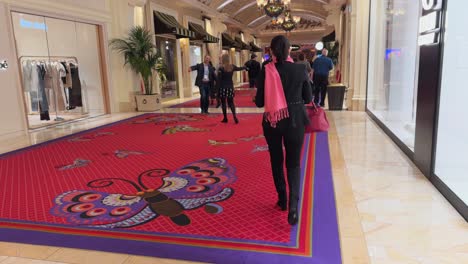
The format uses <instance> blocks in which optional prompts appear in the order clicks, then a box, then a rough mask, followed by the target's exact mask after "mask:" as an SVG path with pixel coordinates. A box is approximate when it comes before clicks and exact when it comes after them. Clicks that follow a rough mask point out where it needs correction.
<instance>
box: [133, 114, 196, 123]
mask: <svg viewBox="0 0 468 264" xmlns="http://www.w3.org/2000/svg"><path fill="white" fill-rule="evenodd" d="M199 120H203V118H202V117H201V116H195V115H158V116H153V117H148V118H145V119H140V120H136V121H134V122H133V124H148V123H155V124H156V125H162V124H174V123H177V122H182V121H199Z"/></svg>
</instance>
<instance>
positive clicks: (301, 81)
mask: <svg viewBox="0 0 468 264" xmlns="http://www.w3.org/2000/svg"><path fill="white" fill-rule="evenodd" d="M290 47H291V45H290V43H289V41H288V39H287V38H286V37H284V36H277V37H275V38H273V39H272V40H271V50H272V54H273V56H274V58H273V61H272V62H270V63H268V64H266V65H265V67H264V68H263V69H262V71H261V72H260V75H259V78H258V82H257V95H256V96H255V104H256V105H257V107H265V113H264V116H263V121H262V126H263V133H264V135H265V138H266V141H267V144H268V149H269V151H270V162H271V169H272V174H273V180H274V183H275V187H276V192H277V193H278V202H277V205H278V206H279V207H280V209H281V210H283V211H285V210H286V205H287V203H288V201H287V200H288V199H287V195H286V182H285V178H284V169H283V160H284V155H283V144H284V147H285V150H286V170H287V178H288V185H289V213H288V223H289V224H290V225H295V224H297V221H298V212H297V205H298V203H299V192H300V189H299V185H300V177H301V167H300V166H301V162H300V160H301V151H302V144H303V142H304V132H305V126H306V125H307V124H308V123H309V119H308V117H307V114H306V109H305V106H304V104H308V103H310V102H311V101H312V89H311V87H310V81H309V77H308V75H307V70H306V66H304V65H303V64H294V63H293V60H292V59H291V57H290V56H289V52H290Z"/></svg>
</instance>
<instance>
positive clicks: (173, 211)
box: [50, 158, 237, 228]
mask: <svg viewBox="0 0 468 264" xmlns="http://www.w3.org/2000/svg"><path fill="white" fill-rule="evenodd" d="M146 178H148V180H150V179H151V180H152V185H153V186H157V187H156V188H154V189H149V188H147V187H146V185H145V184H144V182H143V180H144V179H146ZM236 179H237V178H236V175H235V169H234V168H233V167H232V166H231V165H229V164H228V163H227V161H226V160H224V159H222V158H210V159H204V160H200V161H196V162H193V163H191V164H189V165H187V166H184V167H182V168H180V169H178V170H175V171H174V172H172V173H171V172H170V171H169V170H167V169H153V170H149V171H145V172H143V173H141V174H140V175H139V176H138V183H135V182H133V181H131V180H128V179H124V178H103V179H97V180H93V181H91V182H89V183H88V187H90V188H106V187H109V186H111V185H113V184H116V183H118V182H121V183H127V184H130V185H131V186H132V187H133V188H135V190H136V191H137V193H136V194H119V193H107V192H101V191H95V190H73V191H69V192H65V193H63V194H61V195H59V196H57V197H56V199H55V201H54V202H55V206H54V207H53V208H52V209H51V210H50V212H51V214H53V215H55V216H58V217H63V218H65V219H66V221H67V222H68V223H70V224H74V225H83V226H93V227H100V228H129V227H133V226H138V225H142V224H145V223H147V222H149V221H152V220H154V219H156V218H158V217H167V218H169V219H170V220H171V221H172V222H173V223H174V224H176V225H178V226H186V225H189V224H190V222H191V220H190V218H189V217H188V216H187V214H186V213H185V211H187V210H195V209H198V208H201V207H204V209H205V211H206V212H207V213H210V214H219V213H221V212H222V211H223V208H222V207H221V206H220V205H219V204H217V203H219V202H222V201H224V200H226V199H228V198H230V197H231V196H232V195H233V194H234V190H233V189H232V188H231V187H229V185H230V184H232V183H233V182H235V181H236Z"/></svg>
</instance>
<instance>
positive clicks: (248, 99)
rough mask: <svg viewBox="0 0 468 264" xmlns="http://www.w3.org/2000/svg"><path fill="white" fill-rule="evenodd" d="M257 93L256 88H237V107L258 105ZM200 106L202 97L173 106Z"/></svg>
mask: <svg viewBox="0 0 468 264" xmlns="http://www.w3.org/2000/svg"><path fill="white" fill-rule="evenodd" d="M256 93H257V90H256V89H251V90H250V89H248V90H247V89H246V88H242V90H236V91H235V97H234V104H235V105H236V107H256V106H255V103H254V102H253V97H254V96H255V94H256ZM215 106H216V103H215V104H214V105H210V108H214V107H215ZM197 107H200V99H194V100H191V101H188V102H185V103H182V104H178V105H173V106H171V108H197Z"/></svg>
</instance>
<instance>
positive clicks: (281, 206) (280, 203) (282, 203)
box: [276, 200, 287, 211]
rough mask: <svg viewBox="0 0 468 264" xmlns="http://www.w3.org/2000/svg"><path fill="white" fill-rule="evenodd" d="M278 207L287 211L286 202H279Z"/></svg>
mask: <svg viewBox="0 0 468 264" xmlns="http://www.w3.org/2000/svg"><path fill="white" fill-rule="evenodd" d="M276 205H277V206H279V208H280V210H281V211H286V210H287V206H286V201H281V200H278V202H277V203H276Z"/></svg>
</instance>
